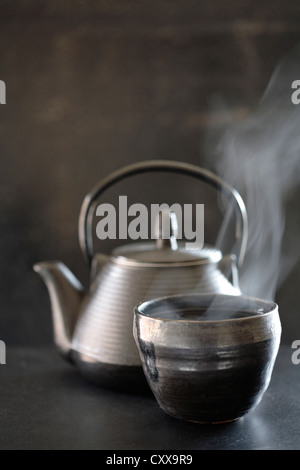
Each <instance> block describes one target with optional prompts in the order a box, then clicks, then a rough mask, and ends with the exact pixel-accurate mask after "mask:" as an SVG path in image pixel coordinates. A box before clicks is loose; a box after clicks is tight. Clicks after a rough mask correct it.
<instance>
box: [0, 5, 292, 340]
mask: <svg viewBox="0 0 300 470" xmlns="http://www.w3.org/2000/svg"><path fill="white" fill-rule="evenodd" d="M299 42H300V7H299V4H298V2H297V1H296V0H294V1H284V2H282V1H278V0H277V1H264V2H259V1H253V0H252V1H250V0H249V1H240V2H235V1H227V2H221V1H216V0H209V1H199V0H195V1H194V0H188V1H184V2H183V1H179V0H174V1H171V2H168V1H159V2H152V1H148V0H147V1H145V0H144V1H143V0H142V1H141V0H139V1H130V2H129V1H125V2H124V1H112V2H109V1H107V2H106V1H97V2H95V1H85V2H79V1H70V0H69V1H52V2H50V1H45V2H40V1H37V0H36V1H33V0H30V1H29V0H27V1H1V2H0V79H1V80H4V81H5V82H6V86H7V104H6V105H5V106H1V107H0V159H1V160H0V161H1V166H0V174H1V179H0V226H1V237H0V244H1V245H0V256H1V263H0V285H1V289H0V291H1V324H0V338H1V339H2V340H4V341H6V343H7V344H10V345H30V346H32V345H33V346H42V345H49V344H51V342H52V326H51V320H50V305H49V300H48V293H47V292H46V289H45V287H44V286H43V285H42V283H41V281H40V279H39V278H38V277H37V275H36V274H35V273H33V271H32V265H33V264H34V263H35V262H37V261H40V260H44V259H61V260H62V261H64V262H65V263H66V264H67V265H68V266H69V267H70V268H71V269H72V270H74V272H75V273H76V275H78V277H79V278H80V279H81V280H82V281H83V282H85V283H86V281H87V277H88V270H87V267H86V265H85V264H84V261H83V259H82V255H81V252H80V248H79V244H78V236H77V221H78V215H79V209H80V206H81V202H82V200H83V197H84V196H85V194H86V193H87V192H88V191H89V190H90V188H91V187H92V186H94V184H95V183H97V181H98V180H100V179H101V178H102V177H104V176H105V175H107V174H108V173H110V172H111V171H113V170H116V169H118V168H119V167H121V166H123V165H126V164H128V163H132V162H135V161H141V160H148V159H173V160H179V161H187V162H190V163H195V164H198V165H200V166H201V165H203V166H209V161H208V160H207V155H206V154H205V151H206V150H205V149H206V148H207V136H208V135H209V134H210V130H212V129H213V130H220V131H222V129H223V128H224V127H226V124H227V122H226V118H225V117H224V115H223V114H222V113H221V112H220V113H218V112H217V111H215V110H214V107H213V106H212V103H215V102H216V101H218V100H221V101H224V102H226V106H227V113H228V115H229V116H230V119H231V121H233V122H235V121H239V120H241V119H243V118H245V117H247V116H248V115H250V114H251V111H252V110H253V109H254V108H255V107H256V106H257V103H258V101H259V100H260V98H261V96H262V94H263V92H264V90H265V88H266V86H267V84H268V81H269V79H270V77H271V75H272V72H273V70H274V68H275V66H276V65H277V63H278V61H279V60H280V59H281V58H282V57H283V56H284V55H285V54H287V53H288V52H289V51H290V49H291V48H292V47H294V46H295V45H296V44H297V43H299ZM295 79H300V77H295ZM177 181H178V180H177V178H174V179H173V180H171V179H169V177H168V178H167V183H168V184H166V180H163V178H148V179H145V178H144V179H143V178H141V179H138V178H137V179H136V180H133V179H132V180H131V184H130V187H129V188H128V187H127V188H126V189H129V190H130V191H132V193H133V194H134V191H136V192H135V194H136V201H137V202H143V200H142V199H141V198H142V195H141V194H142V193H143V197H145V198H146V200H147V197H149V196H146V195H147V194H149V193H150V194H151V191H152V194H153V192H155V195H156V197H158V196H159V195H160V193H159V191H160V190H161V191H162V192H161V197H162V198H163V197H165V198H167V197H168V196H167V193H168V191H170V193H172V197H174V190H175V198H176V200H177V201H180V191H182V198H183V199H184V198H185V200H187V199H188V198H189V197H191V198H192V196H194V194H195V192H196V189H197V188H196V189H195V188H193V189H192V188H191V185H190V183H188V182H187V181H186V180H185V179H183V180H182V182H181V183H179V182H177ZM179 184H180V186H179ZM172 185H174V186H172ZM122 193H123V194H125V192H124V190H123V189H122V187H116V189H115V193H114V194H115V195H116V194H122ZM205 194H206V196H207V194H209V193H205ZM110 195H111V197H113V194H112V193H111V194H109V193H108V195H107V201H109V197H110ZM144 195H145V196H144ZM203 197H204V196H203ZM207 197H208V196H207ZM211 200H212V201H213V196H211ZM199 202H203V201H202V199H201V200H200V198H199ZM298 204H299V194H294V196H293V198H292V199H291V201H290V207H292V211H291V215H290V220H293V221H294V225H297V224H298V222H297V218H298V213H299V209H298V208H299V205H298ZM206 216H207V222H206V224H207V225H206V226H209V227H211V225H213V224H214V223H216V224H217V222H216V221H217V220H218V217H217V216H216V215H215V211H214V210H213V209H211V211H209V210H207V212H206ZM208 230H209V231H208V234H209V235H210V230H211V229H210V228H209V229H208ZM287 230H288V226H287ZM111 248H112V244H110V243H106V244H103V245H102V247H101V248H100V247H99V250H102V251H104V252H109V251H110V250H111ZM299 280H300V267H299V263H298V264H296V265H295V266H294V268H293V270H292V272H291V273H290V274H289V276H288V278H287V279H286V281H285V282H284V284H283V285H282V286H281V287H280V289H279V290H278V293H277V298H276V300H277V301H278V303H279V304H280V311H281V319H282V324H283V340H284V341H285V342H287V343H288V344H290V343H291V341H293V340H294V339H299V338H300V317H299V315H298V312H299V306H300V300H299V294H298V286H299Z"/></svg>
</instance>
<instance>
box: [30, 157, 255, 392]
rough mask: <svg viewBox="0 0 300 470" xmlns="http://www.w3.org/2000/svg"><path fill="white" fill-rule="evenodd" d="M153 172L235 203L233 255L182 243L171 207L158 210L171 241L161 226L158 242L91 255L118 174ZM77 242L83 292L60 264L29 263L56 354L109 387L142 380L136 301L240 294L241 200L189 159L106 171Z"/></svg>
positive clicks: (83, 215) (89, 199)
mask: <svg viewBox="0 0 300 470" xmlns="http://www.w3.org/2000/svg"><path fill="white" fill-rule="evenodd" d="M158 171H161V172H173V173H179V174H184V175H188V176H190V177H193V178H198V179H200V180H202V181H204V182H205V183H208V184H210V185H212V186H214V187H215V188H216V189H217V190H218V191H222V193H223V194H224V195H225V196H227V199H228V200H229V202H230V203H232V204H233V206H234V209H235V224H236V230H235V238H236V240H235V245H234V248H233V250H232V253H230V254H227V255H224V254H222V252H221V251H220V250H219V249H216V248H213V247H209V246H207V245H204V246H203V247H202V249H200V250H190V249H186V248H185V245H184V244H181V245H180V244H179V243H177V241H176V223H174V213H173V212H170V213H169V214H160V222H161V221H162V217H166V216H167V217H169V218H170V223H171V226H172V227H173V229H171V231H170V235H169V239H166V238H165V234H164V233H163V230H158V232H159V233H158V235H157V239H156V241H147V242H141V243H140V242H135V243H131V244H127V245H124V246H120V247H118V248H117V249H115V250H114V251H113V252H112V254H111V255H110V256H107V255H103V254H99V253H96V254H94V252H93V251H94V248H93V231H92V220H93V215H94V210H95V207H96V201H97V199H98V198H99V196H101V195H102V194H103V192H104V191H105V190H106V189H108V188H109V187H111V186H112V185H113V184H114V183H116V182H118V181H120V180H122V179H124V178H128V177H129V176H133V175H137V174H141V173H147V172H158ZM175 222H176V221H175ZM158 227H160V228H161V227H162V224H158ZM79 241H80V246H81V249H82V252H83V254H84V257H85V259H86V260H87V261H88V262H89V263H90V268H91V271H90V272H91V276H90V279H91V280H90V287H89V289H88V290H86V289H85V288H84V287H83V286H82V284H81V283H80V282H79V281H78V279H77V278H76V277H75V276H74V275H73V274H72V272H71V271H70V270H69V269H68V268H67V267H66V266H65V265H64V264H63V263H61V262H58V261H49V262H48V261H47V262H41V263H38V264H35V266H34V269H35V271H36V272H38V273H39V274H40V275H41V277H42V278H43V280H44V281H45V283H46V285H47V287H48V290H49V294H50V299H51V304H52V316H53V325H54V338H55V342H56V345H57V347H58V349H59V351H60V353H61V354H62V355H63V356H64V358H66V359H68V360H69V361H70V362H72V363H73V364H75V365H76V366H77V367H78V369H79V371H81V372H82V374H83V375H84V376H85V377H86V378H88V379H90V380H92V381H93V382H96V383H98V384H101V385H103V386H107V387H109V388H117V389H134V390H136V389H137V388H139V387H144V385H145V383H146V381H145V378H144V374H143V371H142V365H141V359H140V356H139V352H138V349H137V346H136V344H135V341H134V337H133V311H134V307H135V306H136V305H137V304H139V303H140V302H142V301H145V300H148V299H149V300H150V299H153V298H157V297H162V296H166V295H173V294H177V293H178V292H180V293H182V294H185V293H190V292H197V293H219V294H230V295H239V294H241V292H240V289H239V284H238V267H239V266H241V263H242V261H243V257H244V254H245V248H246V242H247V214H246V209H245V205H244V203H243V200H242V198H241V196H240V195H239V194H238V192H237V191H236V190H235V189H233V188H232V187H231V186H229V185H228V184H227V183H226V182H224V181H223V180H221V179H220V178H219V177H218V176H216V175H215V174H213V173H211V172H209V171H207V170H204V169H202V168H199V167H197V166H195V165H191V164H187V163H183V162H174V161H164V160H153V161H145V162H139V163H135V164H132V165H129V166H126V167H124V168H122V169H120V170H118V171H116V172H114V173H112V174H110V175H109V176H107V177H106V178H104V179H103V180H102V181H101V182H100V183H99V184H98V185H97V186H96V187H95V188H94V189H93V190H92V191H91V192H90V193H89V194H88V195H87V196H86V197H85V199H84V201H83V204H82V207H81V211H80V216H79Z"/></svg>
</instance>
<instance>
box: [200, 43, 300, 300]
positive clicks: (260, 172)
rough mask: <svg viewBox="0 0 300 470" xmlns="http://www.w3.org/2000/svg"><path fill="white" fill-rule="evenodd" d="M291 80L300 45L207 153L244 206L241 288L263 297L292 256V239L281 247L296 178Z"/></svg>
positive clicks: (298, 147) (297, 135)
mask: <svg viewBox="0 0 300 470" xmlns="http://www.w3.org/2000/svg"><path fill="white" fill-rule="evenodd" d="M295 80H300V46H298V47H296V48H295V49H294V50H293V51H292V52H291V53H290V54H289V56H287V57H286V58H285V59H284V60H283V61H282V62H281V63H280V64H279V65H278V66H277V68H276V69H275V71H274V74H273V76H272V78H271V80H270V83H269V85H268V87H267V89H266V91H265V93H264V96H263V97H262V99H261V101H260V103H259V105H258V107H257V109H256V110H255V112H254V113H253V114H252V115H251V116H250V117H249V118H247V119H246V120H244V121H243V122H241V123H238V124H235V125H231V126H230V127H229V128H228V129H227V131H226V133H224V134H223V136H222V137H221V139H220V140H219V144H218V145H217V148H216V149H215V150H216V151H215V153H214V156H213V160H211V158H212V157H211V156H210V157H209V158H210V161H209V163H210V164H211V163H212V166H213V169H214V171H216V172H217V173H218V174H219V175H220V176H221V177H222V178H224V180H226V181H227V182H228V183H230V184H231V185H232V186H233V187H235V188H236V189H237V190H238V191H239V192H240V193H241V195H242V197H243V199H244V201H245V204H246V208H247V213H248V218H249V228H248V246H247V252H246V258H245V262H244V267H243V269H242V271H241V277H240V283H241V290H242V292H243V294H246V295H249V296H254V297H260V298H265V299H274V296H275V292H276V288H277V287H278V285H279V282H280V281H282V280H283V279H284V277H285V276H286V275H287V274H288V272H289V270H290V269H291V267H292V266H293V263H295V262H296V261H297V259H298V250H295V247H294V250H293V246H295V243H294V244H293V241H292V242H291V243H289V245H290V246H289V247H283V246H282V240H283V234H284V228H285V209H286V207H285V204H286V202H287V199H288V197H289V196H290V195H291V193H292V192H293V191H294V190H295V189H296V187H297V185H298V184H299V182H300V104H299V105H295V104H293V102H292V99H291V97H292V94H293V92H294V91H295V90H293V89H292V83H293V82H294V81H295ZM224 220H226V217H225V219H224ZM225 223H226V222H225ZM223 232H224V227H222V228H221V231H220V233H222V234H223ZM296 251H297V252H296Z"/></svg>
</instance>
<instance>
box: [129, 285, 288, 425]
mask: <svg viewBox="0 0 300 470" xmlns="http://www.w3.org/2000/svg"><path fill="white" fill-rule="evenodd" d="M134 337H135V341H136V343H137V346H138V349H139V352H140V356H141V359H142V363H143V370H144V373H145V375H146V378H147V380H148V383H149V385H150V387H151V389H152V391H153V393H154V395H155V397H156V399H157V401H158V403H159V405H160V407H161V408H162V409H163V410H164V411H165V412H166V413H168V414H169V415H171V416H173V417H175V418H180V419H183V420H187V421H195V422H199V423H222V422H227V421H233V420H236V419H238V418H240V417H242V416H243V415H245V414H246V413H248V412H249V411H250V410H252V409H253V408H254V407H255V406H256V405H257V404H258V403H259V402H260V400H261V398H262V396H263V394H264V392H265V391H266V389H267V387H268V385H269V382H270V379H271V375H272V371H273V367H274V363H275V360H276V356H277V353H278V349H279V344H280V337H281V324H280V319H279V314H278V307H277V305H276V304H275V303H273V302H269V301H265V300H260V299H252V298H248V297H244V296H230V295H220V294H217V295H215V294H199V295H193V294H191V295H180V296H172V297H165V298H161V299H154V300H151V301H148V302H144V303H142V304H141V305H139V306H138V307H136V308H135V319H134Z"/></svg>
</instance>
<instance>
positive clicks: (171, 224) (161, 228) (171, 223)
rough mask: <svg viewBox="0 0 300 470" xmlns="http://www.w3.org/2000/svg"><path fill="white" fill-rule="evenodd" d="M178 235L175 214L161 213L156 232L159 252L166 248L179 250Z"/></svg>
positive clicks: (170, 212) (164, 211)
mask: <svg viewBox="0 0 300 470" xmlns="http://www.w3.org/2000/svg"><path fill="white" fill-rule="evenodd" d="M177 235H178V222H177V217H176V214H175V212H173V211H170V210H162V211H159V213H158V219H157V221H156V230H155V238H156V239H157V242H156V248H157V249H159V250H161V249H164V248H171V250H177V249H178V244H177Z"/></svg>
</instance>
